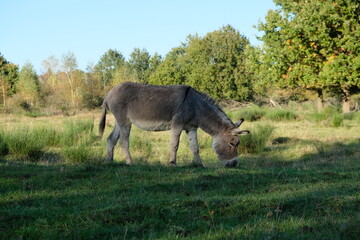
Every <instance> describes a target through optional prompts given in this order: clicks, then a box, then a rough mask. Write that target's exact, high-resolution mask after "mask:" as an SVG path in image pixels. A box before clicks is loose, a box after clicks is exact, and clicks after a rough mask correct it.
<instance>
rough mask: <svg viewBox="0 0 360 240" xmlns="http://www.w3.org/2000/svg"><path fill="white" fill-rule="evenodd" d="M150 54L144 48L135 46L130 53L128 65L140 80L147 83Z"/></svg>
mask: <svg viewBox="0 0 360 240" xmlns="http://www.w3.org/2000/svg"><path fill="white" fill-rule="evenodd" d="M150 58H151V56H150V54H149V52H148V51H147V50H146V49H142V50H140V49H139V48H135V49H134V50H133V52H132V53H131V54H130V59H129V61H128V67H129V69H131V71H133V72H134V74H135V75H136V76H137V78H138V79H139V81H140V82H142V83H147V82H148V78H149V75H150V74H149V73H150V72H149V68H150Z"/></svg>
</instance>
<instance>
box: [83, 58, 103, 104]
mask: <svg viewBox="0 0 360 240" xmlns="http://www.w3.org/2000/svg"><path fill="white" fill-rule="evenodd" d="M104 95H105V93H104V91H103V88H102V84H101V83H99V79H98V78H97V77H96V73H95V71H94V66H93V65H92V64H89V65H88V66H87V67H86V72H85V73H84V80H83V82H82V85H81V96H82V106H83V107H86V108H88V109H93V108H96V107H99V106H101V104H102V100H103V97H104Z"/></svg>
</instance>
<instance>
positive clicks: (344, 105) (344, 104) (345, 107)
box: [342, 89, 350, 113]
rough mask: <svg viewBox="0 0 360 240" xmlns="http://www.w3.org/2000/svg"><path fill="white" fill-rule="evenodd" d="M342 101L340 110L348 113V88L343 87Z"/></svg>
mask: <svg viewBox="0 0 360 240" xmlns="http://www.w3.org/2000/svg"><path fill="white" fill-rule="evenodd" d="M343 94H344V96H343V101H342V112H343V113H348V112H350V99H349V97H350V93H349V90H347V89H343Z"/></svg>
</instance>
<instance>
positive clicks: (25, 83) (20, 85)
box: [16, 63, 40, 107]
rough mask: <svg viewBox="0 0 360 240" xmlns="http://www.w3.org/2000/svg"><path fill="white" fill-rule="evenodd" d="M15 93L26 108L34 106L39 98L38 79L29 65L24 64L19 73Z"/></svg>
mask: <svg viewBox="0 0 360 240" xmlns="http://www.w3.org/2000/svg"><path fill="white" fill-rule="evenodd" d="M16 90H17V93H16V95H18V96H20V98H21V101H22V104H25V105H26V106H29V107H31V106H33V105H36V104H37V102H38V101H39V98H40V83H39V78H38V76H37V74H36V72H35V70H34V67H33V65H32V64H31V63H26V64H25V65H24V66H23V67H22V68H21V70H20V72H19V81H18V82H17V85H16Z"/></svg>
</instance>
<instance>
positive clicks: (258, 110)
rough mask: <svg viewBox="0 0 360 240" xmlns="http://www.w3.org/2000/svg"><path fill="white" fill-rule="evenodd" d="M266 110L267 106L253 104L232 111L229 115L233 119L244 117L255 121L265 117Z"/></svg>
mask: <svg viewBox="0 0 360 240" xmlns="http://www.w3.org/2000/svg"><path fill="white" fill-rule="evenodd" d="M266 112H267V110H266V109H265V108H262V107H259V106H257V105H255V104H253V105H250V106H248V107H246V108H243V109H240V110H237V111H233V112H230V113H229V114H228V116H229V117H230V118H232V119H240V118H244V119H245V120H246V121H249V122H254V121H258V120H260V119H261V118H263V117H264V116H265V114H266Z"/></svg>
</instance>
